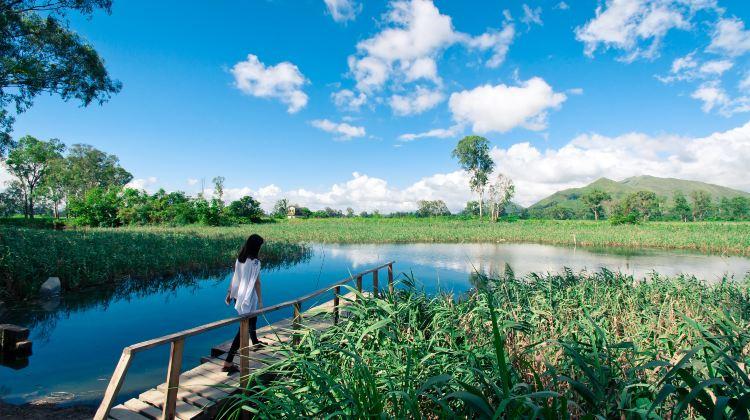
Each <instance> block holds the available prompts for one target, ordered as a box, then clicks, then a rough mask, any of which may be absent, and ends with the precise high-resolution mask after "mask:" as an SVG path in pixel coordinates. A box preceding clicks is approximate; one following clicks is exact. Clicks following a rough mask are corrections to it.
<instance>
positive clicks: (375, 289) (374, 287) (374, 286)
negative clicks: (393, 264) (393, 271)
mask: <svg viewBox="0 0 750 420" xmlns="http://www.w3.org/2000/svg"><path fill="white" fill-rule="evenodd" d="M379 286H380V285H379V280H378V270H375V271H373V272H372V294H373V296H375V297H378V289H379Z"/></svg>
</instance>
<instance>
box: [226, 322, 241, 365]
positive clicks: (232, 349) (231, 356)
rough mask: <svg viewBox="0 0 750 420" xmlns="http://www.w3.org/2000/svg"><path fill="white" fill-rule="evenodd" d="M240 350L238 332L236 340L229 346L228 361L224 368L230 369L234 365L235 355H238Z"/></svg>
mask: <svg viewBox="0 0 750 420" xmlns="http://www.w3.org/2000/svg"><path fill="white" fill-rule="evenodd" d="M239 348H240V332H239V331H237V335H235V336H234V340H232V345H231V346H229V351H228V352H227V359H226V361H225V362H224V367H229V366H231V365H232V361H234V355H235V353H237V350H239Z"/></svg>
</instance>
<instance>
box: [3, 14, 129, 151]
mask: <svg viewBox="0 0 750 420" xmlns="http://www.w3.org/2000/svg"><path fill="white" fill-rule="evenodd" d="M111 6H112V1H111V0H55V1H48V0H13V1H7V0H4V1H0V34H2V36H0V154H2V153H3V152H4V150H5V148H6V147H8V146H9V145H10V143H11V141H10V136H9V134H8V133H9V132H10V130H11V128H12V125H13V122H14V117H13V115H11V111H10V110H9V109H8V108H13V109H14V110H15V113H16V114H19V113H21V112H24V111H25V110H26V109H28V108H29V107H30V106H31V105H32V104H33V100H34V98H35V97H36V96H37V95H39V94H42V93H50V94H55V95H58V96H60V97H61V98H62V99H63V100H65V101H67V100H70V99H76V100H79V101H80V102H81V103H82V104H83V105H84V106H88V105H89V104H91V103H92V102H97V103H99V104H102V103H104V102H106V101H107V100H109V98H110V97H111V96H112V95H113V94H115V93H117V92H119V91H120V89H121V87H122V85H121V83H120V82H118V81H115V80H112V79H111V78H110V76H109V74H108V72H107V69H106V68H105V66H104V62H103V60H102V59H101V57H99V54H98V53H97V52H96V50H94V48H93V47H92V46H91V45H89V44H88V43H86V42H85V41H84V40H83V39H81V37H80V36H78V35H77V34H76V33H75V32H74V31H72V30H70V29H69V28H68V25H67V19H66V17H67V15H68V13H69V12H72V11H75V12H78V13H81V14H83V15H86V16H92V15H93V13H94V11H96V10H103V11H105V12H107V13H109V12H110V9H111Z"/></svg>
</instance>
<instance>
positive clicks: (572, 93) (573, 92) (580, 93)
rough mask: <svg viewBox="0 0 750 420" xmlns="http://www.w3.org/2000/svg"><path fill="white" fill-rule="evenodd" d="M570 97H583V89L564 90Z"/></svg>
mask: <svg viewBox="0 0 750 420" xmlns="http://www.w3.org/2000/svg"><path fill="white" fill-rule="evenodd" d="M566 92H567V93H569V94H571V95H583V88H571V89H568V90H566Z"/></svg>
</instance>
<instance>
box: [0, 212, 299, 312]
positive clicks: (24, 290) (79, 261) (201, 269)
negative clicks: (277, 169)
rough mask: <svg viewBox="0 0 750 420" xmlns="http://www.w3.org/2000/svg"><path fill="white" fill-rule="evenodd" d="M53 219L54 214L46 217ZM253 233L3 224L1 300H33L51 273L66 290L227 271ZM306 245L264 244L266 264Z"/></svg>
mask: <svg viewBox="0 0 750 420" xmlns="http://www.w3.org/2000/svg"><path fill="white" fill-rule="evenodd" d="M44 220H47V221H50V219H49V218H47V219H44ZM248 234H249V231H244V230H239V229H235V230H229V229H221V230H219V229H217V228H201V229H192V230H184V231H177V230H173V229H165V228H154V227H151V228H140V229H129V228H117V229H103V228H99V229H75V230H70V229H69V230H64V231H57V230H49V229H47V230H41V229H23V228H18V227H6V226H0V255H2V258H0V299H6V298H8V297H10V298H12V299H25V298H33V297H35V295H36V293H37V292H38V290H39V286H40V285H41V284H42V283H43V282H44V281H45V280H47V278H49V277H50V276H56V277H60V280H61V282H62V287H63V289H64V290H75V289H80V288H83V287H86V286H93V285H101V284H103V283H114V282H119V281H122V280H125V279H130V278H138V279H154V278H158V277H166V276H174V275H177V274H181V273H186V274H192V273H196V274H203V273H205V272H206V271H207V270H212V269H217V268H220V269H228V268H230V267H231V264H232V261H234V258H236V255H237V251H238V250H239V248H240V246H242V244H243V243H244V241H245V239H247V236H248ZM309 256H310V250H309V249H308V248H306V247H305V246H304V245H298V244H291V243H284V242H283V241H278V240H275V239H274V240H273V241H270V242H267V243H266V244H264V245H263V250H262V252H261V259H262V260H263V264H264V267H265V268H272V267H276V266H279V265H283V264H287V263H295V262H299V261H302V260H304V259H306V258H309Z"/></svg>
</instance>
